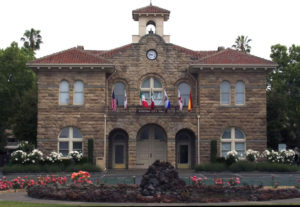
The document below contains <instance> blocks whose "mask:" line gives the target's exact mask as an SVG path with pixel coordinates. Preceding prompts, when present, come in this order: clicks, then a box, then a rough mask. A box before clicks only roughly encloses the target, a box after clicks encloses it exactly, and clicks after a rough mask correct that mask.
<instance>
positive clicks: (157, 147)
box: [136, 124, 167, 169]
mask: <svg viewBox="0 0 300 207" xmlns="http://www.w3.org/2000/svg"><path fill="white" fill-rule="evenodd" d="M156 160H160V161H166V160H167V135H166V133H165V131H164V129H163V128H162V127H160V126H158V125H155V124H148V125H145V126H143V127H142V128H141V129H140V130H139V132H138V134H137V143H136V168H140V169H146V168H148V167H149V165H151V164H152V163H153V162H154V161H156Z"/></svg>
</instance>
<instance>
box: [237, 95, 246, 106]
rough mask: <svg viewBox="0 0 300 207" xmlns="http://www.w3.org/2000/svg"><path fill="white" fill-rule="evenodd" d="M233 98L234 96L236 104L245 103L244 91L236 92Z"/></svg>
mask: <svg viewBox="0 0 300 207" xmlns="http://www.w3.org/2000/svg"><path fill="white" fill-rule="evenodd" d="M235 98H236V100H235V103H236V104H244V103H245V101H244V93H236V96H235Z"/></svg>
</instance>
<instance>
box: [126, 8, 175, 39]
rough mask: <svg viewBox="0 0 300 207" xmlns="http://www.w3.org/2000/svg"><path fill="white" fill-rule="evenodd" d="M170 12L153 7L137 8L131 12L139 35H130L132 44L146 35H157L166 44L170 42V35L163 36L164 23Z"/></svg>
mask: <svg viewBox="0 0 300 207" xmlns="http://www.w3.org/2000/svg"><path fill="white" fill-rule="evenodd" d="M169 16H170V11H168V10H166V9H162V8H160V7H157V6H153V5H152V3H150V5H149V6H146V7H143V8H139V9H136V10H133V11H132V18H133V19H134V21H138V22H139V34H138V35H132V42H133V43H138V42H139V40H140V38H141V37H142V36H144V35H146V34H153V33H154V34H157V35H159V36H161V37H162V38H163V39H164V40H165V42H166V43H169V42H170V35H164V22H165V21H168V19H169Z"/></svg>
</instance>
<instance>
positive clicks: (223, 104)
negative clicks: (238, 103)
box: [220, 80, 231, 106]
mask: <svg viewBox="0 0 300 207" xmlns="http://www.w3.org/2000/svg"><path fill="white" fill-rule="evenodd" d="M223 83H228V85H229V103H228V104H225V103H223V102H222V94H223V93H222V84H223ZM230 104H231V85H230V82H229V81H226V80H225V81H222V83H221V84H220V105H222V106H229V105H230Z"/></svg>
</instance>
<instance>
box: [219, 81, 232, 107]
mask: <svg viewBox="0 0 300 207" xmlns="http://www.w3.org/2000/svg"><path fill="white" fill-rule="evenodd" d="M220 95H221V104H222V105H229V104H230V84H229V82H228V81H223V82H222V83H221V87H220Z"/></svg>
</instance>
